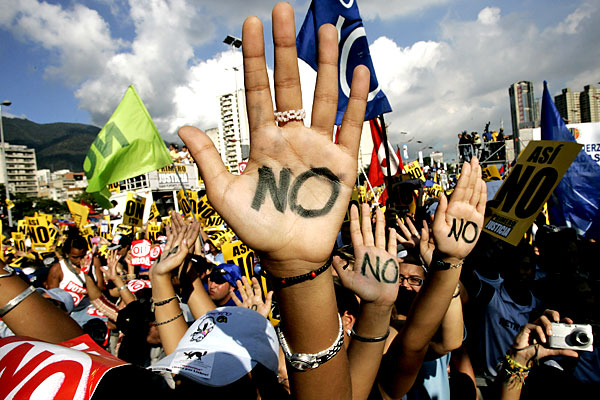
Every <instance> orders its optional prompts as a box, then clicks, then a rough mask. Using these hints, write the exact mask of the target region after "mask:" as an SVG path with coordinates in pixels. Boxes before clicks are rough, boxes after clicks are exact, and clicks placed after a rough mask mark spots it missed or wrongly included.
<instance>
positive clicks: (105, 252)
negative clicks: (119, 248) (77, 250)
mask: <svg viewBox="0 0 600 400" xmlns="http://www.w3.org/2000/svg"><path fill="white" fill-rule="evenodd" d="M98 254H100V255H101V256H102V257H108V255H109V250H108V245H107V244H103V245H102V246H100V248H99V249H98Z"/></svg>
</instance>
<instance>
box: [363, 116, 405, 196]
mask: <svg viewBox="0 0 600 400" xmlns="http://www.w3.org/2000/svg"><path fill="white" fill-rule="evenodd" d="M369 123H370V125H371V137H372V138H373V155H372V156H371V165H370V166H369V181H370V182H371V186H373V187H376V186H380V185H383V182H384V181H383V178H384V176H387V159H386V158H385V147H383V146H382V145H381V134H380V132H381V125H380V124H379V121H378V120H377V118H375V119H372V120H371V121H369ZM387 145H388V149H389V154H390V158H391V162H390V172H391V173H392V176H394V175H397V174H399V173H401V172H402V168H404V165H403V163H402V156H400V149H399V148H398V150H397V151H395V152H394V149H392V145H391V144H390V142H389V141H388V142H387Z"/></svg>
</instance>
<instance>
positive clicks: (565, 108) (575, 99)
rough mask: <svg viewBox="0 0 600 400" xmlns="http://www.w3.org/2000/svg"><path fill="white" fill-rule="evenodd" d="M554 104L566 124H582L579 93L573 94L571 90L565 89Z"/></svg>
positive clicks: (556, 97) (555, 99)
mask: <svg viewBox="0 0 600 400" xmlns="http://www.w3.org/2000/svg"><path fill="white" fill-rule="evenodd" d="M554 103H555V104H556V108H557V109H558V112H559V113H560V116H561V117H562V119H563V120H564V121H565V123H567V124H578V123H580V122H581V110H580V108H579V92H572V91H571V89H569V88H566V89H563V90H562V93H561V94H559V95H558V96H555V97H554Z"/></svg>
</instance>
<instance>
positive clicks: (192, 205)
mask: <svg viewBox="0 0 600 400" xmlns="http://www.w3.org/2000/svg"><path fill="white" fill-rule="evenodd" d="M186 192H187V199H186V198H185V193H184V192H183V189H179V192H177V204H179V212H181V213H182V214H183V215H184V216H186V217H191V216H192V214H195V213H196V209H197V206H198V205H197V203H198V192H195V191H193V190H186Z"/></svg>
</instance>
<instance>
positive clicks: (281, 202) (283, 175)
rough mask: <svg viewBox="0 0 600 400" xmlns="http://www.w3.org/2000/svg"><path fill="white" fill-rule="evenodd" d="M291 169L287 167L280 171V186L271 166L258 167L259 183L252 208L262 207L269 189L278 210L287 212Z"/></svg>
mask: <svg viewBox="0 0 600 400" xmlns="http://www.w3.org/2000/svg"><path fill="white" fill-rule="evenodd" d="M290 176H291V171H290V170H289V169H287V168H283V169H282V170H281V172H280V173H279V187H277V183H276V182H275V175H274V174H273V170H272V169H271V168H270V167H267V166H263V167H260V168H259V169H258V184H257V186H256V193H255V194H254V199H253V200H252V208H253V209H255V210H257V211H258V210H260V207H261V206H262V204H263V203H264V202H265V197H266V196H267V191H269V192H270V193H271V200H273V204H274V205H275V209H277V211H279V212H281V213H283V212H285V207H286V202H287V192H288V188H289V186H290Z"/></svg>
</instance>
